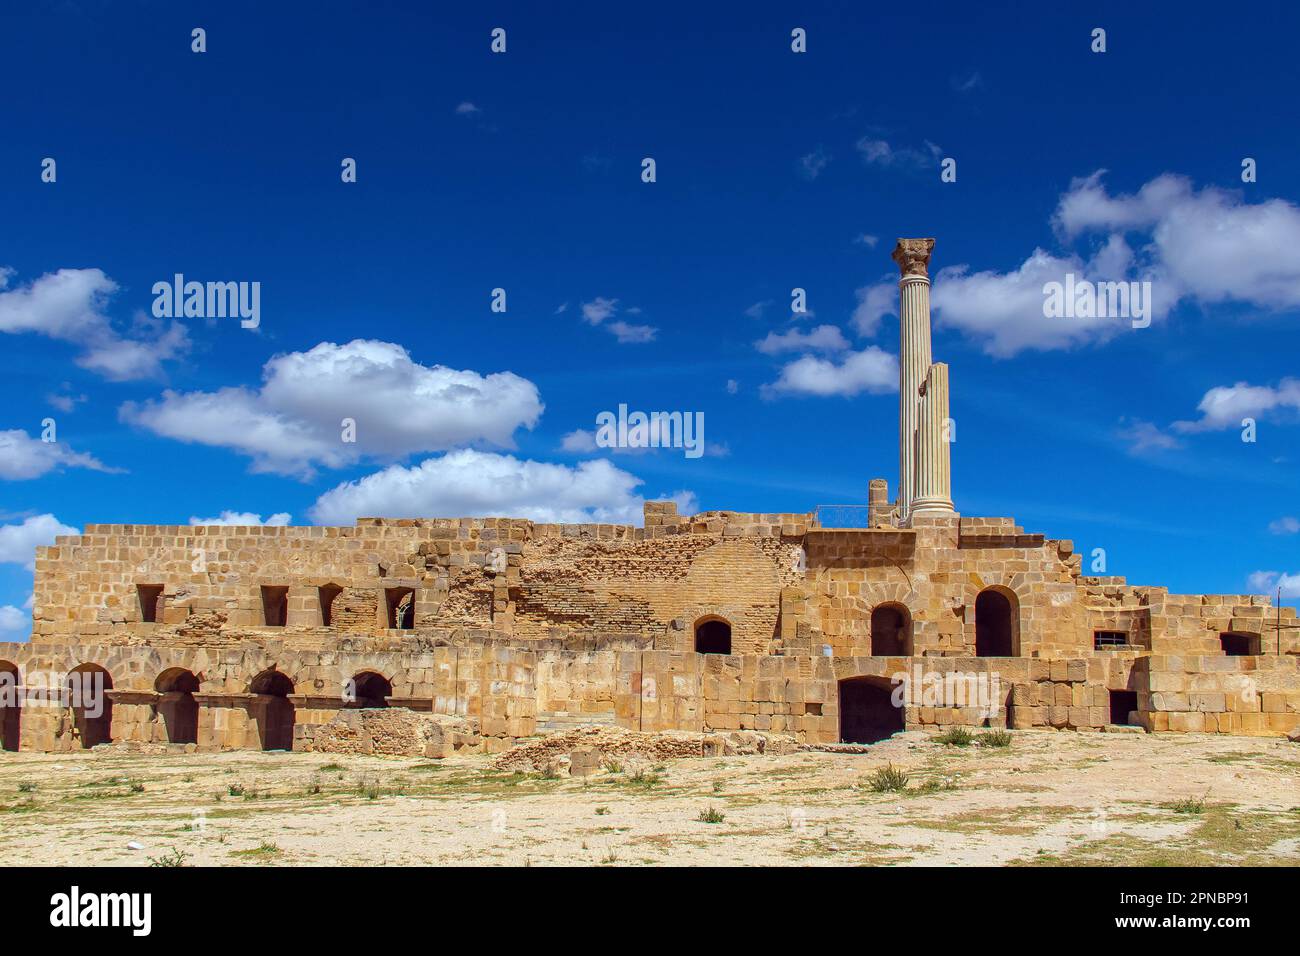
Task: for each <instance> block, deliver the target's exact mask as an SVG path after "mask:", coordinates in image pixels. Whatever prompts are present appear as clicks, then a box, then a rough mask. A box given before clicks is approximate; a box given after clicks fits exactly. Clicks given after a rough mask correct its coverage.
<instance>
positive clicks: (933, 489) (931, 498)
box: [912, 362, 953, 515]
mask: <svg viewBox="0 0 1300 956" xmlns="http://www.w3.org/2000/svg"><path fill="white" fill-rule="evenodd" d="M947 421H948V366H947V365H945V364H944V363H942V362H937V363H935V364H934V365H931V366H930V370H929V374H928V375H927V376H926V380H925V394H924V395H923V396H922V397H921V407H920V420H919V423H918V426H917V463H916V497H915V498H914V499H913V500H912V514H914V515H916V514H926V513H930V514H937V513H940V512H950V511H952V510H953V507H952V460H951V457H950V451H949V447H948V445H949V442H948V437H949V436H948V435H946V434H945V425H946V423H947Z"/></svg>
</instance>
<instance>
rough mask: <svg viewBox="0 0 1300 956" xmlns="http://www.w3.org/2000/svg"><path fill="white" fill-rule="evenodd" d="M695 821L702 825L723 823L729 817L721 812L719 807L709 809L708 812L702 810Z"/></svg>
mask: <svg viewBox="0 0 1300 956" xmlns="http://www.w3.org/2000/svg"><path fill="white" fill-rule="evenodd" d="M695 819H696V820H698V821H699V822H700V823H721V822H722V821H723V820H725V819H727V815H726V814H725V813H722V812H721V811H719V810H718V808H717V807H709V808H708V809H707V810H701V811H700V815H699V816H697V817H696V818H695Z"/></svg>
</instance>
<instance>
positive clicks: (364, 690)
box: [343, 671, 393, 709]
mask: <svg viewBox="0 0 1300 956" xmlns="http://www.w3.org/2000/svg"><path fill="white" fill-rule="evenodd" d="M348 685H349V686H348V691H349V692H348V693H345V694H344V695H343V702H344V703H343V706H344V707H348V708H354V709H355V708H362V707H387V706H388V698H389V697H392V696H393V682H392V681H390V680H389V679H388V678H387V677H385V676H384V675H383V674H380V673H379V672H378V671H360V672H358V673H357V674H356V675H354V676H353V677H352V678H351V679H350V680H349V681H348Z"/></svg>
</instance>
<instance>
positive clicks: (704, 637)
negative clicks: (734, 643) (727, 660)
mask: <svg viewBox="0 0 1300 956" xmlns="http://www.w3.org/2000/svg"><path fill="white" fill-rule="evenodd" d="M692 631H693V633H694V634H695V653H697V654H730V653H731V622H730V621H728V620H727V619H726V618H724V617H719V616H718V615H716V614H708V615H705V616H704V617H702V618H700V619H699V620H698V621H696V622H695V626H694V627H693V628H692Z"/></svg>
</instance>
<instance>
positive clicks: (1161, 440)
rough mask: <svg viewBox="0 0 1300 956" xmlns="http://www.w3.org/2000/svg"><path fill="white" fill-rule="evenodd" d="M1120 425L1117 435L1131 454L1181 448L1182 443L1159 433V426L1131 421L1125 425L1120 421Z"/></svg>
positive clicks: (1163, 433)
mask: <svg viewBox="0 0 1300 956" xmlns="http://www.w3.org/2000/svg"><path fill="white" fill-rule="evenodd" d="M1120 424H1121V426H1122V427H1121V428H1120V429H1119V430H1118V432H1117V434H1118V436H1119V437H1120V439H1122V440H1123V441H1124V442H1125V443H1126V444H1127V445H1128V450H1129V451H1130V452H1131V453H1132V454H1135V455H1141V454H1144V453H1146V452H1150V451H1171V450H1173V449H1175V448H1181V447H1182V442H1180V441H1179V440H1178V439H1177V438H1175V437H1174V436H1173V435H1170V434H1167V433H1165V432H1163V431H1161V430H1160V428H1159V426H1157V425H1154V424H1152V423H1151V422H1144V421H1133V422H1129V423H1127V424H1126V423H1124V422H1123V421H1121V423H1120Z"/></svg>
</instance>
